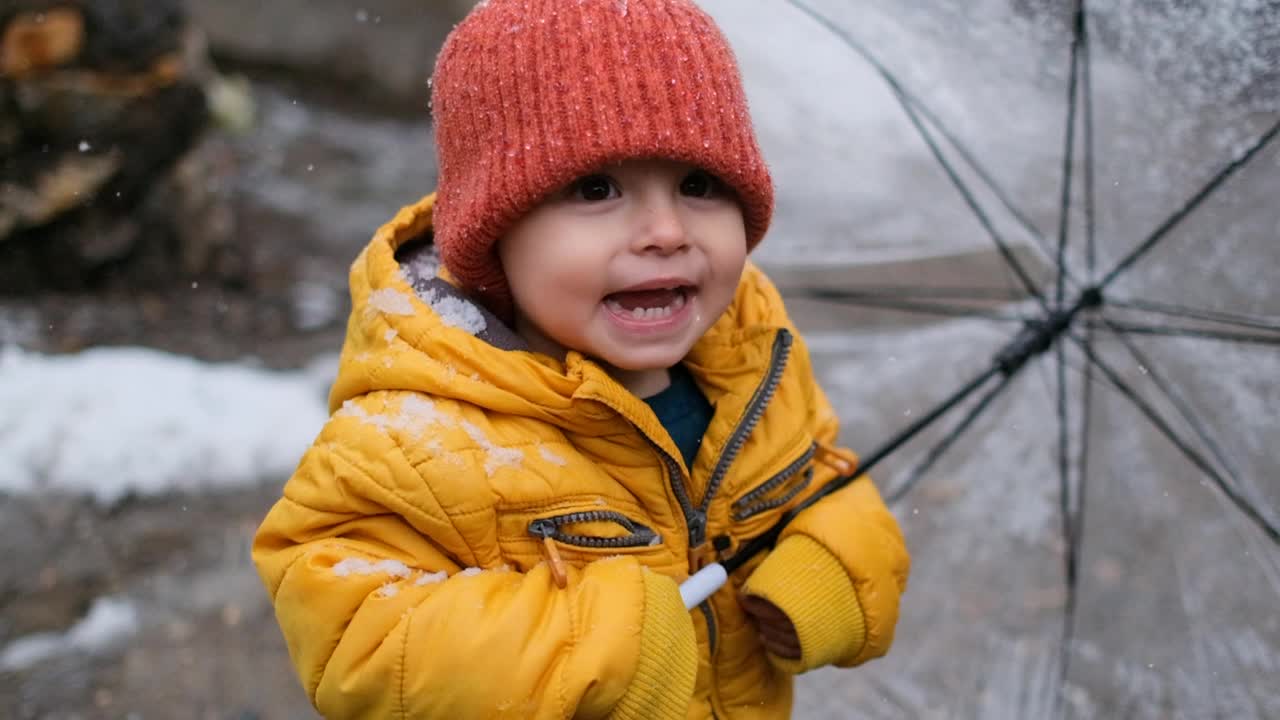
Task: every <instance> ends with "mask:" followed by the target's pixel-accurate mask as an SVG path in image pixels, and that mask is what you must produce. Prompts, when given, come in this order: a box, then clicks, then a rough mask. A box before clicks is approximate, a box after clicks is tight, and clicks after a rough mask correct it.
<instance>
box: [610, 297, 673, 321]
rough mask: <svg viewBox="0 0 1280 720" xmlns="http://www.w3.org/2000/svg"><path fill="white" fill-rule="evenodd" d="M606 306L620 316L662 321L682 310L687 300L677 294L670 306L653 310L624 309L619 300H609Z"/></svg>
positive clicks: (653, 308)
mask: <svg viewBox="0 0 1280 720" xmlns="http://www.w3.org/2000/svg"><path fill="white" fill-rule="evenodd" d="M606 304H607V305H608V306H609V309H610V310H612V311H614V312H615V313H618V314H619V315H630V316H631V317H632V318H633V319H635V320H660V319H662V318H668V317H671V315H672V314H673V313H675V312H677V311H679V310H680V308H683V307H684V304H685V299H684V293H677V294H676V297H675V300H672V301H671V304H670V305H664V306H662V307H652V308H639V307H638V308H632V309H631V310H628V309H626V308H624V307H622V303H620V302H618V301H617V300H607V301H606Z"/></svg>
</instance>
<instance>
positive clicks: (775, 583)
mask: <svg viewBox="0 0 1280 720" xmlns="http://www.w3.org/2000/svg"><path fill="white" fill-rule="evenodd" d="M743 592H745V593H747V594H749V595H755V596H757V597H761V598H764V599H765V600H768V601H769V602H771V603H773V604H774V605H777V606H778V609H780V610H782V611H783V612H784V613H786V614H787V617H788V618H790V619H791V623H792V624H793V625H795V628H796V635H797V637H799V638H800V654H801V657H800V659H799V660H786V659H783V658H780V657H777V656H776V655H772V654H771V655H770V656H769V659H770V660H771V661H772V662H773V664H774V665H775V666H777V667H778V668H779V669H780V670H783V671H784V672H789V673H801V672H805V671H808V670H813V669H814V668H819V667H822V666H823V665H833V664H834V665H840V664H848V662H850V661H851V660H852V659H853V658H854V657H855V656H856V655H857V654H858V652H859V651H861V650H862V646H863V645H864V644H865V643H866V639H867V628H866V621H865V619H864V618H863V615H862V606H861V605H859V604H858V596H857V594H856V593H855V592H854V589H853V581H852V580H850V579H849V576H848V574H846V573H845V571H844V568H843V567H842V566H841V565H840V562H839V561H838V560H837V559H836V558H835V556H834V555H832V554H831V553H830V552H828V551H827V549H826V548H824V547H823V546H822V545H820V544H819V543H818V542H817V541H816V540H814V539H812V538H810V537H809V536H807V535H791V536H788V537H787V538H786V539H785V540H783V541H782V542H781V543H780V544H779V545H778V546H777V547H776V548H774V550H773V552H771V553H770V554H769V556H768V557H767V558H765V560H764V562H762V563H760V567H758V568H756V571H755V572H753V573H752V574H751V577H750V578H748V579H747V583H746V585H745V586H744V587H743Z"/></svg>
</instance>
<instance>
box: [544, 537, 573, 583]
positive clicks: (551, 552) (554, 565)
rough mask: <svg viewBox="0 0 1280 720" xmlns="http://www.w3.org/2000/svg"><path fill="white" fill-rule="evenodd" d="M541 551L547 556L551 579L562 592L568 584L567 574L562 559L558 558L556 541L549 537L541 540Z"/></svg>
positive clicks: (558, 551) (558, 552)
mask: <svg viewBox="0 0 1280 720" xmlns="http://www.w3.org/2000/svg"><path fill="white" fill-rule="evenodd" d="M542 550H543V551H544V553H545V554H546V556H547V567H549V568H551V579H552V580H555V581H556V587H558V588H560V589H561V590H563V589H564V588H565V586H566V585H568V584H569V573H568V572H567V571H566V570H565V568H564V559H563V558H561V557H560V550H559V549H558V548H556V541H555V540H552V539H551V537H550V536H547V537H544V538H542Z"/></svg>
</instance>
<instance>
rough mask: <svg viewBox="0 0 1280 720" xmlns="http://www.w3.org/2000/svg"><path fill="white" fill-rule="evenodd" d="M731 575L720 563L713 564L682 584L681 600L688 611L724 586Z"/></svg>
mask: <svg viewBox="0 0 1280 720" xmlns="http://www.w3.org/2000/svg"><path fill="white" fill-rule="evenodd" d="M728 580H729V573H728V571H726V570H725V569H724V566H723V565H721V564H720V563H711V564H710V565H708V566H706V567H704V568H702V569H701V570H699V571H698V572H696V573H694V574H693V575H691V576H689V579H688V580H685V581H684V582H682V583H680V599H681V600H684V607H685V609H686V610H692V609H694V608H696V607H698V606H699V605H701V604H702V601H703V600H706V599H707V598H709V597H711V595H712V594H713V593H714V592H715V591H717V590H719V589H720V588H721V587H723V586H724V584H725V582H727V581H728Z"/></svg>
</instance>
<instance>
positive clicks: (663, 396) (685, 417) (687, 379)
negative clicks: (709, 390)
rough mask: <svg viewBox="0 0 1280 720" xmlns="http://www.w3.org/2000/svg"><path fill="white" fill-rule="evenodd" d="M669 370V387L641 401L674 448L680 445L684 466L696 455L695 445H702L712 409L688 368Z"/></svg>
mask: <svg viewBox="0 0 1280 720" xmlns="http://www.w3.org/2000/svg"><path fill="white" fill-rule="evenodd" d="M670 372H671V386H670V387H668V388H667V389H666V390H663V391H662V392H660V393H658V394H657V395H653V396H651V397H647V398H645V399H644V401H645V402H646V403H649V407H651V408H653V414H654V415H657V416H658V422H660V423H662V427H664V428H666V430H667V433H668V434H669V435H671V439H672V440H674V441H675V443H676V447H678V448H680V454H681V455H683V456H684V464H685V467H692V466H693V459H694V457H696V456H697V455H698V446H699V445H701V444H702V436H703V435H705V434H706V433H707V426H708V425H710V424H711V415H712V413H713V410H712V407H711V403H710V402H708V401H707V396H706V395H703V394H702V390H701V389H699V388H698V384H697V383H696V382H694V380H693V374H692V373H690V372H689V369H688V368H686V367H685V366H684V365H683V364H679V365H676V366H675V367H673V368H671V371H670Z"/></svg>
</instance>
